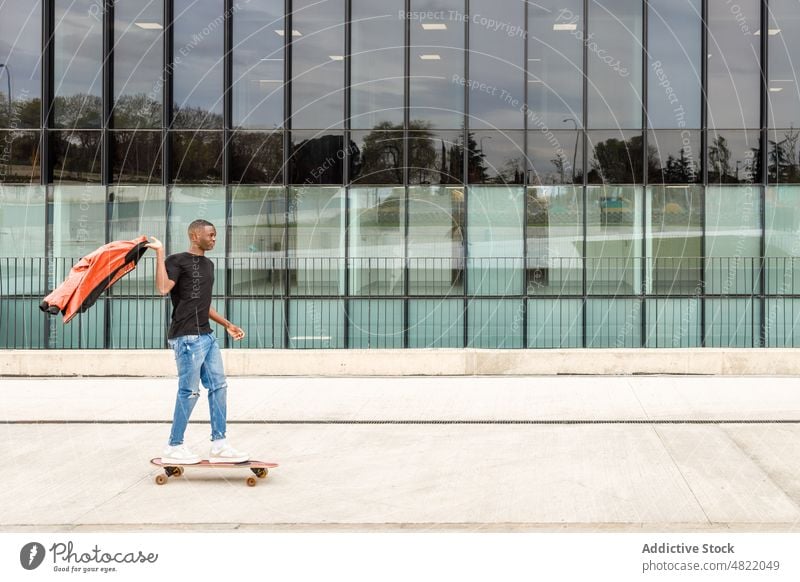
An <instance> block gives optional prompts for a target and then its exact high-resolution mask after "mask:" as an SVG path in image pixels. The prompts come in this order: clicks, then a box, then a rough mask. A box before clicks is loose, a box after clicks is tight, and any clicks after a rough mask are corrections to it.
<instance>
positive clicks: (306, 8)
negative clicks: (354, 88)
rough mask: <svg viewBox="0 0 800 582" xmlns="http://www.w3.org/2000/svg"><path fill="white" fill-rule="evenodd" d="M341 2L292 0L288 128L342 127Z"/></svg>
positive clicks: (342, 27)
mask: <svg viewBox="0 0 800 582" xmlns="http://www.w3.org/2000/svg"><path fill="white" fill-rule="evenodd" d="M344 24H345V23H344V1H343V0H327V1H325V2H319V1H318V0H294V3H293V5H292V127H293V128H294V129H334V128H342V127H343V126H344Z"/></svg>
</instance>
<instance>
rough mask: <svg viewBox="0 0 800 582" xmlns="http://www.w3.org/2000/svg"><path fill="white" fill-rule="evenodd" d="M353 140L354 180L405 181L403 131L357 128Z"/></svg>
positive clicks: (370, 182)
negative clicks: (360, 129) (358, 129)
mask: <svg viewBox="0 0 800 582" xmlns="http://www.w3.org/2000/svg"><path fill="white" fill-rule="evenodd" d="M350 140H351V141H350V152H351V155H350V180H351V181H352V182H353V183H359V184H402V183H403V132H402V131H384V130H381V129H373V130H372V131H369V132H367V131H353V132H351V133H350Z"/></svg>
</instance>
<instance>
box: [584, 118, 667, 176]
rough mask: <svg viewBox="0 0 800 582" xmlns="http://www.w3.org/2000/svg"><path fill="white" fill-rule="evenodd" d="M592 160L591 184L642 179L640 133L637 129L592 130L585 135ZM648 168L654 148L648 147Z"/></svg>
mask: <svg viewBox="0 0 800 582" xmlns="http://www.w3.org/2000/svg"><path fill="white" fill-rule="evenodd" d="M587 139H588V140H589V141H588V147H589V151H590V152H591V154H590V155H591V156H592V158H591V160H590V162H589V166H590V168H591V169H590V170H589V175H588V180H589V183H590V184H638V183H640V182H641V181H642V175H643V172H642V134H641V133H639V132H630V131H629V132H601V131H592V132H589V134H588V136H587ZM647 152H648V156H647V165H648V168H649V167H651V166H653V165H655V162H654V161H653V159H654V157H655V155H656V153H655V152H656V149H655V148H654V147H652V146H650V145H648V148H647Z"/></svg>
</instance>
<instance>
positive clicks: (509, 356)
mask: <svg viewBox="0 0 800 582" xmlns="http://www.w3.org/2000/svg"><path fill="white" fill-rule="evenodd" d="M798 356H800V349H783V348H774V349H772V348H771V349H725V348H705V349H574V350H479V349H442V350H223V358H224V360H225V371H226V373H227V374H228V375H229V376H465V375H466V376H499V375H519V376H547V375H557V374H587V375H633V374H704V375H723V376H724V375H730V376H796V375H800V357H798ZM0 376H143V377H173V376H175V360H174V357H173V354H172V351H171V350H0Z"/></svg>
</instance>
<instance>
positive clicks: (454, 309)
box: [408, 299, 464, 348]
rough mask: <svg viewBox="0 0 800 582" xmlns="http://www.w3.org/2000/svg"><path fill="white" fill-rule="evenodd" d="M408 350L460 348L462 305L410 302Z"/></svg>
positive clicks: (444, 301)
mask: <svg viewBox="0 0 800 582" xmlns="http://www.w3.org/2000/svg"><path fill="white" fill-rule="evenodd" d="M408 347H410V348H463V347H464V302H463V301H462V300H460V299H411V300H409V302H408Z"/></svg>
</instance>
